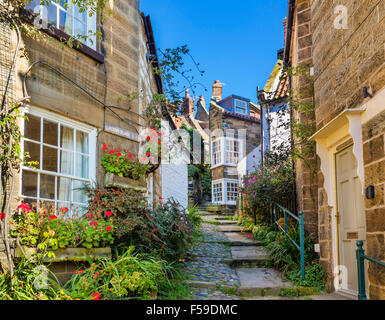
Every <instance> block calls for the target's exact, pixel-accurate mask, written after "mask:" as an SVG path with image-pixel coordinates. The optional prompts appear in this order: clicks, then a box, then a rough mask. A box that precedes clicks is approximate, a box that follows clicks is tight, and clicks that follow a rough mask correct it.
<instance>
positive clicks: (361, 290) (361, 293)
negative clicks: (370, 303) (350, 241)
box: [356, 240, 385, 300]
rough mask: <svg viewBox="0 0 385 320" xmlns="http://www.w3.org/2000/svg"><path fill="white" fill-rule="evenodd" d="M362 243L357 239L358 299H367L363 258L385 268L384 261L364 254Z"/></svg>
mask: <svg viewBox="0 0 385 320" xmlns="http://www.w3.org/2000/svg"><path fill="white" fill-rule="evenodd" d="M363 245H364V243H363V241H361V240H359V241H357V251H356V257H357V275H358V300H367V297H366V289H365V259H366V260H368V261H371V262H373V263H376V264H378V265H380V266H382V267H384V268H385V263H383V262H381V261H378V260H376V259H373V258H372V257H369V256H367V255H366V254H365V250H364V249H363V248H362V246H363Z"/></svg>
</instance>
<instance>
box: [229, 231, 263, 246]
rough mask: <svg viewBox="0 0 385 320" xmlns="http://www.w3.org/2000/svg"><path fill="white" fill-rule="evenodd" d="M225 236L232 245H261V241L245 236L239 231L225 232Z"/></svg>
mask: <svg viewBox="0 0 385 320" xmlns="http://www.w3.org/2000/svg"><path fill="white" fill-rule="evenodd" d="M225 236H226V237H227V239H229V242H230V243H231V245H232V246H234V247H236V246H240V247H241V246H245V247H247V246H262V245H263V242H262V241H258V240H254V239H252V238H249V237H246V236H245V235H242V234H241V233H239V232H226V233H225Z"/></svg>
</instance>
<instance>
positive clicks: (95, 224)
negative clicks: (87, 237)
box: [90, 221, 98, 227]
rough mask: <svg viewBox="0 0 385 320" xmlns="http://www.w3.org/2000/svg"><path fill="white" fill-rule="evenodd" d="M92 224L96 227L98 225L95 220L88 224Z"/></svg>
mask: <svg viewBox="0 0 385 320" xmlns="http://www.w3.org/2000/svg"><path fill="white" fill-rule="evenodd" d="M93 225H94V226H95V227H96V226H97V225H98V222H97V221H91V222H90V226H93Z"/></svg>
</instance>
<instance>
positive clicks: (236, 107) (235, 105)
mask: <svg viewBox="0 0 385 320" xmlns="http://www.w3.org/2000/svg"><path fill="white" fill-rule="evenodd" d="M237 102H239V103H241V104H245V109H244V110H245V111H244V112H240V111H238V110H237V109H242V110H243V108H242V107H239V105H238V106H237ZM247 109H248V103H247V102H246V101H243V100H240V99H234V112H235V113H239V114H244V115H247V114H248V113H247Z"/></svg>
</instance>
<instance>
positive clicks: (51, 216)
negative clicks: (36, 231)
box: [49, 214, 57, 220]
mask: <svg viewBox="0 0 385 320" xmlns="http://www.w3.org/2000/svg"><path fill="white" fill-rule="evenodd" d="M49 218H50V219H51V220H54V219H57V216H55V215H54V214H51V215H50V216H49Z"/></svg>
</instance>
